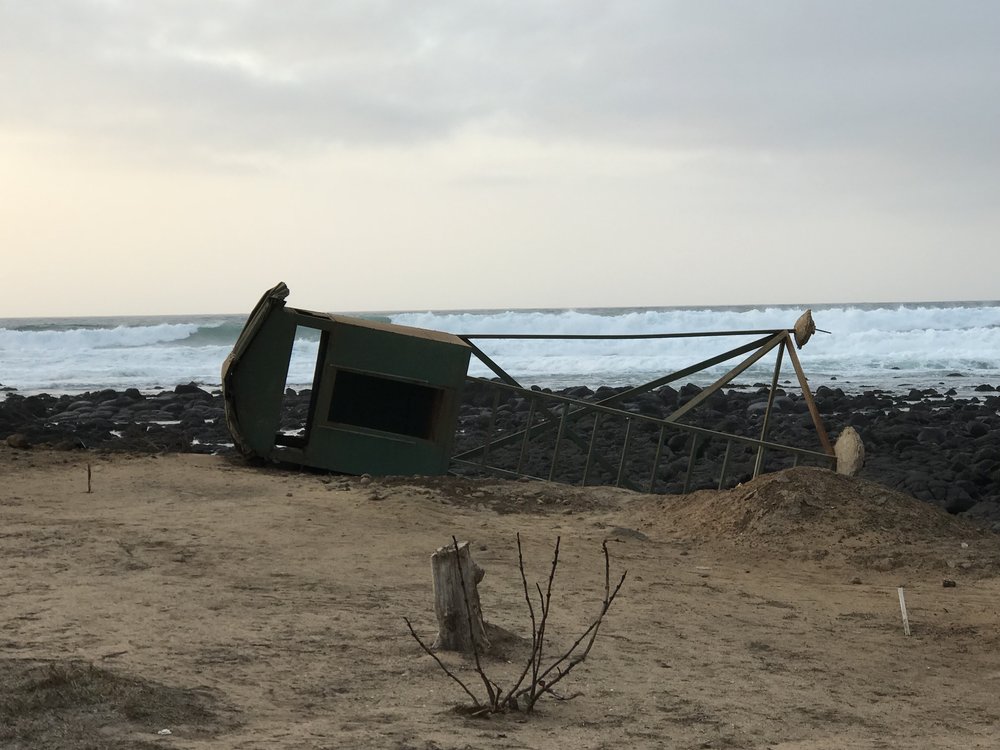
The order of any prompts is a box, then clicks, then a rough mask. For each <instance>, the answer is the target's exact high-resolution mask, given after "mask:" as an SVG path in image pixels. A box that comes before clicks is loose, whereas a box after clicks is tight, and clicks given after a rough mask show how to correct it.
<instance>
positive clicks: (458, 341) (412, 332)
mask: <svg viewBox="0 0 1000 750" xmlns="http://www.w3.org/2000/svg"><path fill="white" fill-rule="evenodd" d="M286 309H287V310H288V311H289V312H292V313H299V314H301V315H305V316H308V317H309V318H319V320H321V321H330V322H331V323H334V324H336V325H345V326H354V327H355V328H367V329H369V330H373V331H383V332H385V333H398V334H402V335H406V336H415V337H417V338H422V339H427V340H429V341H438V342H440V343H443V344H453V345H454V346H461V347H465V348H466V349H468V348H471V347H470V346H469V344H468V342H467V341H465V339H463V338H462V337H461V336H456V335H455V334H453V333H446V332H445V331H436V330H434V329H432V328H417V327H416V326H404V325H400V324H399V323H384V322H382V321H379V320H368V319H367V318H358V317H354V316H352V315H340V314H337V313H321V312H316V311H314V310H304V309H302V308H299V307H289V308H286Z"/></svg>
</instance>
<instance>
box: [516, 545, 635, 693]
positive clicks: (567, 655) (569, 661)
mask: <svg viewBox="0 0 1000 750" xmlns="http://www.w3.org/2000/svg"><path fill="white" fill-rule="evenodd" d="M601 548H602V549H603V550H604V601H603V603H602V607H601V612H600V614H598V616H597V619H595V620H594V621H593V622H592V623H591V624H590V626H589V627H588V628H587V629H586V630H585V631H584V632H583V634H582V635H581V636H580V637H579V638H577V639H576V641H574V642H573V645H571V646H570V647H569V648H568V649H567V650H566V651H565V652H564V653H563V655H562V656H560V657H559V658H558V659H556V660H555V661H554V662H553V663H552V664H550V665H549V666H548V667H547V668H546V669H545V670H543V671H542V672H541V673H540V674H539V675H538V676H537V678H536V680H535V682H534V684H532V685H529V686H528V687H526V688H523V689H522V690H521V691H520V692H519V693H518V694H517V695H516V696H515V698H517V697H519V696H520V695H524V694H527V701H528V704H527V708H526V710H527V711H529V712H530V711H531V710H532V708H533V707H534V704H535V702H536V701H537V700H538V698H540V697H541V694H542V693H544V692H547V691H548V690H551V688H552V687H553V686H554V685H556V684H557V683H558V682H560V681H561V680H562V679H563V678H564V677H566V675H568V674H569V673H570V671H572V669H573V668H574V667H575V666H577V665H578V664H580V663H581V662H583V660H584V659H586V658H587V656H588V655H589V654H590V650H591V648H592V647H593V645H594V641H595V640H596V639H597V633H598V631H599V630H600V627H601V623H602V622H603V620H604V615H605V614H607V612H608V609H610V607H611V603H612V602H613V601H614V600H615V597H617V596H618V592H619V591H620V590H621V587H622V585H623V584H624V583H625V577H626V576H627V575H628V571H625V572H624V573H622V577H621V579H620V580H619V581H618V585H617V586H615V588H614V590H613V591H612V590H611V560H610V556H609V554H608V544H607V541H604V542H602V544H601ZM588 635H589V636H590V640H589V641H588V642H587V645H586V646H585V647H584V649H583V651H582V652H581V653H579V654H577V655H575V656H574V655H573V654H574V652H575V651H576V649H577V648H579V646H580V644H581V643H583V641H584V639H586V638H587V636H588ZM563 663H566V666H565V668H561V667H560V665H561V664H563ZM553 671H555V672H556V676H555V677H554V678H553V679H551V680H549V681H548V682H546V679H547V678H548V677H549V675H551V674H552V672H553ZM537 686H540V687H541V688H542V690H541V692H540V693H537V694H536V693H535V689H536V687H537Z"/></svg>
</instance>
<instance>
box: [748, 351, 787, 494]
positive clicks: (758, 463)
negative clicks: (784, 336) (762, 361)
mask: <svg viewBox="0 0 1000 750" xmlns="http://www.w3.org/2000/svg"><path fill="white" fill-rule="evenodd" d="M784 353H785V341H784V340H782V342H781V345H780V346H779V347H778V358H777V359H776V360H775V362H774V375H773V376H772V377H771V390H770V391H768V394H767V408H766V409H764V424H762V425H761V426H760V439H761V440H767V428H768V427H769V426H770V424H771V409H772V408H773V407H774V395H775V393H777V391H778V378H779V377H780V376H781V359H782V355H784ZM763 466H764V446H763V445H762V446H761V447H759V448H758V449H757V459H756V460H755V461H754V465H753V475H754V477H757V476H759V475H760V470H761V468H762V467H763Z"/></svg>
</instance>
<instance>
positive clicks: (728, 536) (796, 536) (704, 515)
mask: <svg viewBox="0 0 1000 750" xmlns="http://www.w3.org/2000/svg"><path fill="white" fill-rule="evenodd" d="M656 505H657V507H658V508H659V509H662V510H663V511H664V513H665V515H664V520H667V519H669V523H670V524H671V525H672V526H673V527H674V528H675V529H676V530H677V531H679V532H684V533H687V534H690V535H691V536H693V537H696V538H700V539H704V540H720V541H722V540H728V541H730V542H733V543H735V544H737V545H739V546H742V547H747V548H762V549H767V550H770V551H776V552H782V551H783V552H788V553H794V554H795V555H796V556H799V557H808V558H813V559H823V558H825V557H827V556H828V555H830V554H839V555H840V556H843V557H846V558H847V559H848V560H850V561H851V562H852V563H860V564H862V565H866V566H874V567H881V568H885V569H892V568H896V567H901V566H903V565H907V566H909V565H915V566H919V567H924V566H928V565H929V566H931V567H935V568H942V569H947V568H956V567H960V568H962V569H964V570H972V569H978V570H981V571H983V572H990V573H993V572H997V571H998V570H1000V566H998V562H1000V560H998V546H1000V544H998V542H1000V538H998V537H997V536H996V535H995V534H990V533H989V532H985V531H983V530H981V529H978V528H976V527H974V526H972V525H971V524H969V523H968V522H966V521H964V520H962V519H959V518H956V517H954V516H950V515H948V514H947V513H945V512H944V511H943V510H941V509H939V508H936V507H934V506H931V505H928V504H927V503H924V502H921V501H919V500H916V499H914V498H912V497H910V496H909V495H905V494H903V493H900V492H896V491H894V490H890V489H888V488H886V487H883V486H882V485H879V484H875V483H874V482H869V481H866V480H863V479H857V478H852V477H845V476H841V475H839V474H835V473H833V472H831V471H827V470H825V469H817V468H796V469H788V470H786V471H781V472H776V473H774V474H767V475H764V476H761V477H758V478H757V479H755V480H753V481H751V482H748V483H746V484H742V485H739V486H737V487H735V488H733V489H731V490H723V491H710V490H703V491H700V492H695V493H692V494H691V495H688V496H686V497H681V498H669V499H667V498H665V499H662V500H658V501H656ZM653 523H654V524H656V521H653ZM963 545H966V546H963Z"/></svg>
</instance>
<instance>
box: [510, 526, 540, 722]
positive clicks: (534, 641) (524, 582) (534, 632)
mask: <svg viewBox="0 0 1000 750" xmlns="http://www.w3.org/2000/svg"><path fill="white" fill-rule="evenodd" d="M517 567H518V569H519V570H520V571H521V588H522V590H523V591H524V601H525V602H526V603H527V605H528V615H529V616H530V617H531V655H530V657H529V658H528V660H527V661H526V662H525V663H524V669H522V670H521V674H520V675H519V676H518V678H517V680H516V681H515V682H514V684H513V685H512V686H511V688H510V690H508V691H507V695H505V696H504V697H503V698H502V699H501V703H502V704H504V705H506V704H507V703H509V702H510V700H511V698H513V697H514V694H515V693H516V692H517V689H518V688H519V687H521V683H523V682H524V678H525V677H527V676H528V671H529V670H530V669H531V668H532V666H533V665H534V663H535V649H536V648H537V647H538V627H537V624H536V622H535V608H534V607H533V606H532V604H531V596H530V595H529V594H528V577H527V576H526V575H525V573H524V553H523V551H522V549H521V532H518V533H517ZM515 705H516V703H515Z"/></svg>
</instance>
